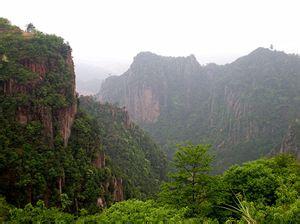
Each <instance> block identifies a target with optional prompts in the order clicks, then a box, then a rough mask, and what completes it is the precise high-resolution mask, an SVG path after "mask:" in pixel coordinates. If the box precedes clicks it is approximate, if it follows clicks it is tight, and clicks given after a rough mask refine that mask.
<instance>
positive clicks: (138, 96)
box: [98, 52, 201, 124]
mask: <svg viewBox="0 0 300 224" xmlns="http://www.w3.org/2000/svg"><path fill="white" fill-rule="evenodd" d="M200 69H201V66H200V64H199V63H198V62H197V60H196V58H195V56H193V55H191V56H188V57H161V56H158V55H156V54H153V53H150V52H142V53H140V54H138V55H137V56H136V57H135V58H134V61H133V63H132V65H131V66H130V68H129V70H128V71H127V72H125V73H124V74H123V75H122V76H119V77H114V76H112V77H110V78H108V79H106V80H105V82H104V83H103V85H102V87H101V90H100V92H99V94H98V99H99V100H100V101H101V102H111V103H119V104H120V105H121V106H125V108H126V109H127V110H128V113H129V116H130V118H132V119H133V120H134V121H136V122H138V123H143V124H151V123H156V122H157V120H158V118H159V116H160V114H161V107H164V106H167V104H168V103H169V102H168V97H169V96H168V92H169V90H170V89H171V88H172V87H170V86H168V84H169V83H168V82H169V81H170V80H172V79H174V80H177V81H178V82H181V81H182V83H181V84H180V86H179V89H182V91H183V94H185V95H186V96H187V95H189V94H191V92H190V84H191V83H189V77H190V76H191V75H194V74H195V73H196V74H198V73H199V71H200ZM173 84H175V85H176V83H173ZM186 99H187V101H186V106H187V107H189V106H190V105H189V97H186Z"/></svg>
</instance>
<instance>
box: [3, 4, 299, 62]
mask: <svg viewBox="0 0 300 224" xmlns="http://www.w3.org/2000/svg"><path fill="white" fill-rule="evenodd" d="M0 1H1V4H0V16H1V17H5V18H7V19H9V20H10V21H11V22H12V23H13V24H15V25H18V26H20V27H21V28H25V25H26V24H28V23H29V22H32V23H33V24H34V25H35V27H36V28H37V29H39V30H41V31H43V32H45V33H50V34H56V35H59V36H62V37H63V38H64V39H65V40H66V41H68V42H69V43H70V44H71V46H72V48H73V56H74V59H75V62H78V61H79V62H81V61H83V62H88V63H94V64H98V65H100V66H102V65H103V66H104V67H105V66H108V67H109V66H114V65H115V66H121V67H122V65H124V64H129V63H130V62H131V61H132V58H133V57H134V56H135V55H136V54H137V53H139V52H141V51H151V52H154V53H157V54H160V55H166V56H187V55H190V54H194V55H195V56H196V57H197V59H198V61H199V62H200V63H201V64H205V63H209V62H215V63H218V64H224V63H229V62H231V61H233V60H235V59H236V58H238V57H239V56H242V55H245V54H248V53H249V52H251V51H252V50H254V49H256V48H257V47H269V46H270V45H271V44H273V45H274V47H275V49H277V50H284V51H286V52H289V53H299V52H300V44H299V43H300V28H299V21H300V1H297V0H295V1H293V0H84V1H83V0H26V1H22V0H19V1H18V0H0Z"/></svg>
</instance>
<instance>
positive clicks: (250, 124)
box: [99, 48, 300, 168]
mask: <svg viewBox="0 0 300 224" xmlns="http://www.w3.org/2000/svg"><path fill="white" fill-rule="evenodd" d="M299 74H300V59H299V57H298V56H296V55H289V54H286V53H284V52H280V51H272V50H270V49H266V48H258V49H256V50H254V51H253V52H251V53H250V54H249V55H246V56H244V57H241V58H239V59H237V60H236V61H234V62H232V63H230V64H226V65H216V64H208V65H204V66H200V65H199V63H198V62H197V60H196V59H195V57H194V56H188V57H164V56H158V55H155V54H152V53H149V52H143V53H140V54H138V55H137V56H136V57H135V58H134V61H133V63H132V65H131V66H130V68H129V70H128V71H127V72H125V73H124V74H123V75H121V76H113V77H109V78H107V79H106V80H105V81H104V82H103V84H102V86H101V90H100V92H99V99H100V101H102V102H106V101H107V102H110V103H119V104H120V105H121V106H125V107H126V109H127V110H128V112H129V115H130V117H131V118H132V119H133V120H134V121H136V122H137V123H138V124H139V125H141V126H142V127H143V128H145V129H146V130H147V131H149V132H150V133H151V134H152V136H153V137H154V138H155V139H156V141H157V142H158V143H160V144H161V145H163V146H167V145H168V144H170V146H169V148H168V152H169V151H171V150H172V149H173V148H174V147H173V145H172V143H175V142H181V141H191V142H193V143H209V144H212V145H213V148H214V149H215V150H216V157H217V158H216V160H217V162H220V163H222V164H221V165H220V167H221V166H222V167H224V168H227V167H228V166H230V165H232V164H235V163H242V162H244V161H248V160H254V159H257V158H259V157H260V156H262V155H267V154H268V153H270V152H271V151H272V150H273V149H274V148H277V146H278V145H280V143H281V140H282V138H283V136H284V135H285V133H286V130H287V128H288V126H289V125H290V121H291V120H294V119H296V118H298V117H299V111H300V103H299V102H300V101H299V88H300V86H299V83H300V75H299ZM171 148H172V149H171ZM169 156H170V158H171V157H172V153H170V155H169ZM217 165H218V166H219V164H217Z"/></svg>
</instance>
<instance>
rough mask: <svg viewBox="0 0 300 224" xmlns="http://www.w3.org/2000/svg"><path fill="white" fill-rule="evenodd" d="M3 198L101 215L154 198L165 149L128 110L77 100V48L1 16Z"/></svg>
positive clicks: (0, 191)
mask: <svg viewBox="0 0 300 224" xmlns="http://www.w3.org/2000/svg"><path fill="white" fill-rule="evenodd" d="M0 124H1V126H0V183H1V185H0V195H3V196H5V197H6V199H7V201H8V202H9V203H11V204H12V205H15V206H17V207H22V206H24V205H26V204H27V203H36V202H37V201H38V200H39V199H42V200H43V201H44V202H45V204H46V206H57V207H61V208H62V209H64V210H65V211H71V212H79V210H80V209H82V208H84V209H86V210H88V211H90V212H94V211H99V207H100V208H101V207H106V206H108V205H110V204H111V203H113V202H115V201H121V200H124V199H126V198H131V197H137V198H145V197H148V196H151V195H153V194H154V193H155V192H156V190H157V188H158V186H159V182H160V181H161V180H162V179H163V178H164V176H165V174H164V170H165V157H164V154H163V153H162V151H161V150H160V148H159V147H158V146H157V145H156V144H155V143H154V142H153V141H152V140H151V138H149V136H147V134H145V133H144V132H143V131H142V130H141V129H139V128H138V126H137V125H135V124H134V123H133V122H131V121H130V120H129V116H128V114H127V112H126V111H125V110H124V109H123V108H118V107H115V106H113V105H110V104H104V105H102V104H100V103H98V102H95V101H94V100H93V99H92V98H90V97H81V98H78V97H77V94H76V92H75V73H74V64H73V60H72V55H71V47H70V46H69V45H68V44H67V43H65V42H64V40H63V39H62V38H60V37H57V36H55V35H47V34H44V33H42V32H40V31H37V30H35V29H34V30H31V32H24V31H22V30H21V29H20V28H18V27H16V26H13V25H11V24H10V22H9V21H8V20H6V19H3V18H0Z"/></svg>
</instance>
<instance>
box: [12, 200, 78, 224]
mask: <svg viewBox="0 0 300 224" xmlns="http://www.w3.org/2000/svg"><path fill="white" fill-rule="evenodd" d="M73 221H74V216H73V215H71V214H68V213H63V212H61V211H59V210H58V209H57V208H50V209H47V208H46V207H45V205H44V203H43V202H42V201H39V202H38V203H37V205H36V206H35V207H33V206H32V205H31V204H28V205H26V206H25V208H24V209H18V208H15V209H13V210H12V211H11V214H10V220H9V222H8V223H11V224H27V223H55V224H56V223H57V224H58V223H60V224H68V223H72V222H73Z"/></svg>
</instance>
